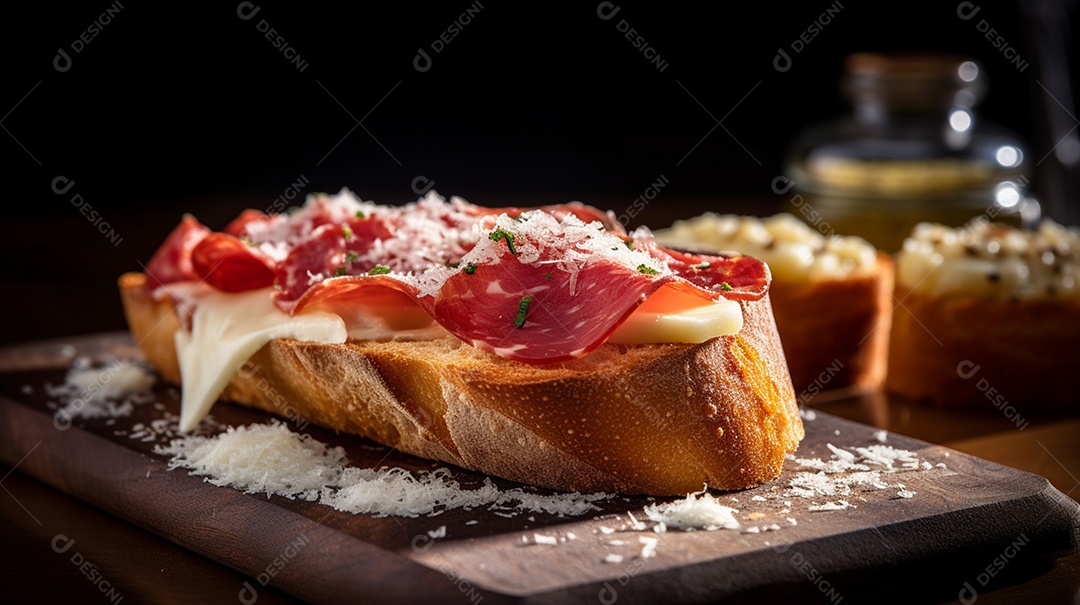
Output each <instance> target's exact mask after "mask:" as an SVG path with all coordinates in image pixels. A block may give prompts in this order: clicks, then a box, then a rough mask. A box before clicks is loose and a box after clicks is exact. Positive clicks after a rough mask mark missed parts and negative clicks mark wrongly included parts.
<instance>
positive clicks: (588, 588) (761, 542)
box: [0, 334, 1080, 603]
mask: <svg viewBox="0 0 1080 605" xmlns="http://www.w3.org/2000/svg"><path fill="white" fill-rule="evenodd" d="M77 356H89V357H91V358H93V359H95V360H98V361H99V362H108V361H109V360H112V359H116V358H125V359H141V355H140V353H139V352H138V350H137V349H136V348H135V347H134V346H133V344H132V343H131V341H130V340H129V339H128V337H127V336H126V335H124V334H104V335H97V336H90V337H83V338H78V339H72V340H70V341H68V342H66V343H57V342H52V343H40V344H33V345H25V346H19V347H14V348H8V349H4V350H0V460H2V461H3V462H4V463H5V464H7V465H9V466H17V468H18V470H19V471H20V472H23V473H27V474H29V475H31V476H33V477H36V478H37V479H39V480H41V481H43V482H44V483H46V484H48V485H51V486H53V487H55V488H57V489H59V490H61V491H63V492H66V493H68V494H70V495H72V496H74V497H76V498H79V499H82V500H84V501H86V502H88V503H90V504H92V505H94V506H96V507H99V508H101V509H103V510H105V511H107V512H109V513H112V514H114V515H116V516H118V517H120V518H122V519H126V520H128V521H130V522H131V523H134V524H136V525H138V526H141V527H143V528H145V529H147V530H150V531H152V532H154V533H157V534H159V535H161V536H163V537H165V538H167V539H169V540H171V541H173V542H175V543H177V544H179V545H182V546H184V547H186V548H189V549H191V550H193V551H195V552H197V553H200V554H202V555H204V556H206V557H209V558H211V559H213V560H215V561H218V562H220V563H222V564H224V565H227V566H229V567H231V568H233V569H236V570H238V571H240V572H241V573H244V574H246V575H247V576H249V577H250V578H251V580H250V582H249V583H248V585H247V587H248V588H250V592H248V593H246V594H245V592H243V591H242V592H241V594H240V599H241V601H244V600H245V598H257V593H258V590H259V589H260V588H261V587H262V586H263V585H271V586H274V587H277V588H279V589H282V590H284V591H287V592H289V593H291V594H293V595H296V596H298V597H300V598H302V599H305V600H307V601H311V602H315V603H337V602H358V601H359V602H376V603H414V602H425V603H431V602H439V603H441V602H461V603H481V602H483V603H504V602H505V603H595V602H600V603H614V602H616V601H618V602H620V603H666V602H671V603H694V602H715V601H717V600H721V599H733V600H735V601H738V602H743V601H745V602H750V601H754V600H758V599H760V598H763V597H768V596H776V595H784V596H786V597H791V596H792V595H798V596H799V597H800V598H809V599H816V600H817V601H820V602H833V603H839V602H841V601H842V600H844V599H847V600H848V602H851V601H852V600H854V599H856V598H859V596H860V595H861V596H873V595H875V594H876V593H877V591H878V590H879V588H880V587H881V586H882V585H884V584H883V583H887V582H888V583H891V585H893V586H896V587H898V588H897V591H898V592H896V593H895V594H892V596H893V597H897V596H901V595H902V594H903V590H904V587H905V586H907V585H911V586H915V585H917V584H918V585H921V586H923V587H925V585H926V584H927V583H930V582H932V581H940V582H943V584H942V586H943V588H942V590H943V591H944V592H943V593H942V594H949V595H950V596H951V595H956V594H957V593H958V591H960V590H963V588H964V583H965V582H967V583H968V584H970V585H971V586H972V587H974V588H978V587H979V586H981V585H980V584H979V582H980V581H981V579H982V576H980V573H985V572H986V571H987V569H988V566H989V567H993V565H994V562H995V561H1001V560H1004V562H1005V563H1007V564H1013V563H1012V562H1014V561H1020V560H1023V561H1038V560H1042V559H1046V558H1049V557H1054V556H1058V555H1061V554H1063V553H1066V552H1071V551H1074V550H1076V548H1077V544H1078V533H1080V506H1078V505H1077V503H1076V502H1075V501H1073V500H1070V499H1068V498H1066V497H1065V496H1064V495H1063V494H1061V493H1060V492H1059V491H1057V490H1056V489H1054V488H1053V487H1052V486H1051V485H1050V484H1049V482H1048V481H1046V480H1045V479H1043V478H1042V477H1039V476H1037V475H1032V474H1029V473H1024V472H1021V471H1018V470H1015V469H1011V468H1008V467H1005V466H1001V465H998V464H994V463H991V462H988V461H985V460H981V459H978V458H974V457H971V456H967V455H964V454H961V453H959V452H956V451H951V450H948V449H946V448H942V447H939V446H934V445H930V444H927V443H925V442H920V441H916V440H913V439H908V438H905V437H902V436H899V435H892V434H889V435H880V434H878V432H877V431H876V430H875V429H873V428H871V427H868V426H865V425H860V424H856V423H852V422H848V421H845V420H842V419H839V418H837V417H834V416H830V415H827V414H824V413H820V412H818V413H817V414H816V417H815V418H813V419H812V420H811V419H809V418H808V419H807V420H806V422H805V425H806V429H807V431H806V432H807V434H806V439H805V440H804V442H803V443H802V445H801V447H800V449H799V452H798V453H797V455H796V456H795V457H792V459H791V460H789V461H788V462H787V464H786V465H785V470H784V473H783V475H782V476H781V477H780V478H778V479H777V480H775V481H772V482H770V483H768V484H765V485H763V486H759V487H757V488H755V489H751V490H745V491H740V492H727V493H720V492H714V495H716V496H718V497H719V498H720V499H721V501H722V502H723V503H724V504H726V505H728V506H732V507H734V508H736V509H738V510H739V513H738V515H737V518H738V519H739V521H740V525H741V528H740V529H737V530H735V529H725V530H717V531H693V532H680V531H668V532H665V533H656V532H654V531H649V530H646V531H635V530H633V529H632V526H633V521H632V519H631V515H633V518H634V519H643V518H644V517H645V515H644V513H643V508H644V507H645V506H647V505H649V504H651V503H654V502H655V501H654V500H652V499H649V498H643V497H613V498H609V499H606V500H602V501H598V502H597V503H596V504H597V506H598V510H595V511H592V512H590V513H588V514H585V515H582V516H579V517H559V516H556V515H549V514H542V513H528V512H521V513H518V514H514V515H512V516H506V515H508V514H510V513H508V512H507V511H505V510H502V511H492V510H487V509H484V508H478V509H474V510H471V511H466V510H463V509H457V510H450V511H446V512H443V513H442V514H439V515H438V516H433V517H432V516H422V517H418V518H403V517H384V518H375V517H372V516H370V515H356V514H350V513H346V512H340V511H336V510H333V509H331V508H329V507H326V506H323V505H320V504H318V503H313V502H304V501H296V500H289V499H286V498H280V497H270V498H267V497H266V496H259V495H246V494H243V493H241V492H239V491H236V490H233V489H230V488H222V487H215V486H213V485H211V484H209V483H206V482H204V481H203V480H202V479H201V478H199V477H195V476H191V475H189V474H187V472H186V471H184V470H173V471H169V470H167V459H166V458H164V457H162V456H160V455H157V454H154V453H153V448H154V446H155V445H161V444H164V443H167V442H168V436H167V435H156V436H148V437H143V436H137V435H138V434H139V433H140V431H139V430H138V429H139V427H138V425H143V426H149V425H150V424H151V423H152V422H154V421H155V420H158V421H159V425H160V424H161V423H160V419H161V418H163V417H164V416H165V415H166V414H170V413H171V414H177V413H178V412H179V400H178V398H177V396H178V393H177V390H176V389H175V388H174V387H171V386H170V385H166V384H158V385H157V386H156V387H155V401H153V402H149V403H143V404H140V405H136V406H135V407H134V409H133V412H132V414H131V415H130V416H128V417H120V418H112V419H92V420H77V421H76V422H75V423H74V424H73V425H71V426H70V427H66V428H65V426H64V423H58V422H56V421H55V419H54V412H53V411H52V409H50V405H49V404H50V402H51V401H55V398H52V397H50V396H49V395H48V393H47V387H48V385H50V384H51V385H55V384H59V383H62V382H63V380H64V377H65V374H66V371H67V369H68V368H69V366H70V364H71V363H72V360H73V359H74V358H75V357H77ZM213 415H214V417H215V419H216V420H217V421H218V422H219V423H221V424H222V425H230V426H236V425H246V424H251V423H265V422H267V421H268V420H269V417H268V416H267V415H266V414H263V413H261V412H258V411H254V410H249V409H246V408H242V407H238V406H233V405H228V404H218V405H217V406H216V407H215V408H214V411H213ZM144 432H145V431H144ZM304 432H307V433H309V434H311V435H312V436H313V437H315V438H316V439H318V440H320V441H322V442H324V443H327V444H330V445H340V446H342V447H344V448H345V449H346V451H347V452H348V455H349V460H350V461H351V463H352V465H354V466H358V467H368V468H378V467H381V466H384V465H385V466H398V467H401V468H405V469H408V470H430V469H432V468H436V467H439V466H445V465H442V464H433V463H431V462H430V461H427V460H422V459H418V458H414V457H411V456H407V455H404V454H400V453H398V452H395V451H393V450H390V449H388V448H384V447H381V446H378V445H377V444H374V443H372V442H370V441H367V440H364V439H359V438H354V437H350V436H343V435H334V434H333V433H332V432H330V431H325V430H322V429H319V428H317V427H310V426H309V427H306V428H305V429H304ZM133 436H135V437H133ZM882 437H884V439H885V442H884V444H885V445H889V446H892V447H895V448H901V449H906V450H911V451H914V452H916V453H917V456H918V459H919V461H920V465H919V469H918V470H903V471H900V472H896V473H892V474H888V475H884V476H883V477H884V479H885V481H886V483H887V484H888V487H886V488H881V489H879V488H877V487H874V488H865V489H857V490H856V491H855V492H854V493H852V494H850V495H847V496H840V497H829V498H800V497H797V496H793V495H792V492H791V481H792V479H793V478H794V477H795V476H796V474H797V473H799V472H808V468H807V467H806V466H805V465H804V464H800V462H798V461H797V460H796V459H820V460H823V461H827V460H829V459H830V457H831V456H832V455H833V451H834V450H832V449H830V447H829V445H830V444H831V445H832V446H834V447H835V448H840V449H844V450H845V451H851V450H852V448H856V447H867V446H871V445H881V444H882V441H881V438H882ZM28 454H29V455H28ZM923 462H925V464H922V463H923ZM455 478H456V479H457V480H458V481H459V482H460V483H461V484H462V485H463V486H465V487H472V486H477V485H479V484H480V483H481V482H482V481H483V476H481V475H478V474H476V473H472V472H469V471H465V470H461V469H455ZM495 483H496V485H498V486H499V487H502V488H512V487H518V486H517V485H515V484H512V483H510V482H506V481H501V480H496V481H495ZM901 484H902V487H901V486H900V485H901ZM536 491H537V492H538V493H548V492H544V491H543V490H536ZM900 492H903V494H901V493H900ZM903 495H908V496H910V497H902V496H903ZM662 500H667V499H661V500H658V501H662ZM840 500H844V501H846V502H847V503H848V504H849V505H853V506H852V507H850V508H847V509H845V510H815V505H819V506H820V505H827V504H829V503H832V504H836V503H837V502H839V501H840ZM826 508H827V507H826ZM441 528H445V529H444V530H443V529H441ZM443 531H445V536H444V537H438V538H432V537H431V533H429V532H434V533H435V535H439V534H440V533H441V532H443ZM538 536H539V540H538V538H537V537H538ZM552 539H553V540H554V541H555V543H554V544H547V543H544V542H549V541H551V540H552ZM538 542H539V543H538ZM1003 557H1004V559H1002V558H1003ZM1019 566H1020V565H1014V567H1019ZM912 574H919V575H912ZM995 575H996V572H995ZM905 578H918V582H914V581H909V580H905ZM950 591H951V592H950ZM878 596H880V594H878ZM953 598H955V597H953Z"/></svg>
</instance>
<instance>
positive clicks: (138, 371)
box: [47, 358, 156, 421]
mask: <svg viewBox="0 0 1080 605" xmlns="http://www.w3.org/2000/svg"><path fill="white" fill-rule="evenodd" d="M155 381H156V378H155V376H154V374H153V372H151V371H150V370H149V369H148V368H146V367H145V366H144V365H142V364H139V363H136V362H134V361H130V360H126V359H116V360H113V361H112V362H111V363H109V364H108V365H106V366H104V367H95V366H93V364H92V363H91V362H90V360H89V359H85V358H82V359H77V360H76V361H75V362H74V363H73V364H72V366H71V368H70V369H69V370H68V373H67V377H66V378H65V381H64V384H62V385H59V386H53V387H50V388H48V390H47V392H48V394H49V395H50V396H51V397H56V398H58V399H60V402H61V403H62V404H63V405H62V407H60V408H59V409H58V410H57V411H56V416H57V418H59V419H61V420H65V421H70V420H72V419H75V418H117V417H121V416H130V415H131V413H132V411H133V410H134V407H133V404H138V403H146V402H147V401H149V400H150V399H151V398H152V395H151V393H150V389H151V387H153V386H154V382H155Z"/></svg>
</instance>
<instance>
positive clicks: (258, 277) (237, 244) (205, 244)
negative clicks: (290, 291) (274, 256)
mask: <svg viewBox="0 0 1080 605" xmlns="http://www.w3.org/2000/svg"><path fill="white" fill-rule="evenodd" d="M191 264H192V267H193V268H194V270H195V273H196V274H197V275H198V276H199V277H200V278H201V279H203V280H204V281H205V282H206V283H208V284H210V285H211V286H213V287H214V288H216V289H218V290H221V291H222V292H244V291H246V290H255V289H257V288H265V287H267V286H270V285H271V284H273V283H274V271H273V269H271V268H270V264H269V261H268V260H267V259H266V258H265V257H264V256H263V255H262V254H260V253H258V252H257V251H256V250H254V249H253V248H252V246H251V245H249V244H245V243H244V242H242V241H240V240H239V239H237V238H236V237H235V236H232V235H229V234H227V233H211V234H210V235H207V236H206V237H205V238H203V239H202V241H200V242H199V243H198V245H196V246H195V248H194V249H193V250H192V251H191Z"/></svg>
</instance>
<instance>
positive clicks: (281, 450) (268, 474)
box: [154, 420, 611, 537]
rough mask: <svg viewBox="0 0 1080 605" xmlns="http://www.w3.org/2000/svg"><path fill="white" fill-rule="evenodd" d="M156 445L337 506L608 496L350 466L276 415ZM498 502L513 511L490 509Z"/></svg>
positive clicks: (205, 469)
mask: <svg viewBox="0 0 1080 605" xmlns="http://www.w3.org/2000/svg"><path fill="white" fill-rule="evenodd" d="M154 451H155V452H156V453H158V454H162V455H167V456H169V457H170V461H169V469H170V470H172V469H175V468H186V469H189V470H190V471H191V474H193V475H197V476H202V477H204V479H205V480H206V481H208V482H210V483H212V484H214V485H218V486H228V487H233V488H236V489H239V490H241V491H243V492H244V493H258V494H266V495H267V497H269V496H271V495H277V496H284V497H286V498H293V499H294V498H301V499H304V500H309V501H315V500H318V501H319V503H320V504H323V505H326V506H330V507H331V508H334V509H337V510H340V511H344V512H350V513H354V514H371V515H374V516H375V517H387V516H397V517H418V516H420V515H427V516H436V515H439V514H442V513H443V512H445V511H447V510H451V509H456V508H463V509H465V510H470V509H473V508H476V507H480V506H489V507H491V508H490V510H492V511H493V512H494V514H496V515H500V516H505V517H514V516H516V515H517V514H518V513H520V512H525V511H528V512H544V513H547V514H553V515H558V516H560V517H561V516H564V515H581V514H584V513H586V512H590V511H594V510H600V508H599V507H598V506H596V505H595V504H594V502H596V501H598V500H603V499H607V498H610V497H611V496H610V495H608V494H602V493H598V494H579V493H567V494H552V495H545V494H534V493H531V492H527V491H525V490H524V489H522V488H514V489H509V490H500V489H499V488H498V487H496V486H495V484H494V483H492V482H491V480H490V479H487V478H485V479H484V483H483V485H482V486H480V487H478V488H476V489H468V490H467V489H463V488H462V487H461V486H460V485H459V484H458V482H457V481H455V480H454V479H453V476H452V474H451V472H450V470H449V469H447V468H439V469H435V470H433V471H418V472H416V473H410V472H409V471H407V470H405V469H401V468H385V467H384V468H381V469H379V470H373V469H362V468H356V467H352V466H348V459H347V457H346V455H345V451H344V450H343V449H342V448H340V447H334V448H329V447H327V446H326V445H324V444H322V443H320V442H319V441H317V440H315V439H313V438H312V437H310V436H309V435H301V434H299V433H294V432H292V431H291V430H289V428H288V427H287V426H285V425H284V424H283V423H281V422H280V421H278V420H273V421H271V423H270V424H253V425H250V426H247V427H238V428H232V427H231V428H229V429H228V430H227V431H226V432H224V433H220V434H218V435H215V436H212V437H207V436H200V435H195V436H190V437H185V438H182V439H175V440H173V441H172V442H171V443H170V444H169V445H167V446H158V447H156V448H155V450H154ZM500 507H501V508H506V509H508V510H509V511H511V512H500V511H498V510H494V509H496V508H500ZM436 531H439V530H436ZM433 537H434V536H433Z"/></svg>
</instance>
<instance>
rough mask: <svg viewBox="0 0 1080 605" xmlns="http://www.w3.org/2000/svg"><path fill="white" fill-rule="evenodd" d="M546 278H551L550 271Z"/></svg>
mask: <svg viewBox="0 0 1080 605" xmlns="http://www.w3.org/2000/svg"><path fill="white" fill-rule="evenodd" d="M546 279H551V272H550V271H549V272H548V274H547V277H546Z"/></svg>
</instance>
